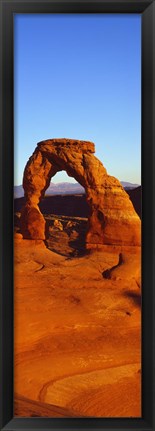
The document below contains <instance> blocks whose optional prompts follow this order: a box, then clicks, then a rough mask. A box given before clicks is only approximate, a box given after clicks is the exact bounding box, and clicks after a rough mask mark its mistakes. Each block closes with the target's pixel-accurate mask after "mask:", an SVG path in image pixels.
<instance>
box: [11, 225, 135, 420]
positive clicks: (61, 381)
mask: <svg viewBox="0 0 155 431" xmlns="http://www.w3.org/2000/svg"><path fill="white" fill-rule="evenodd" d="M14 249H15V265H14V268H15V283H14V286H15V290H14V307H15V310H14V317H15V349H14V354H15V367H14V370H15V373H14V390H15V394H16V396H15V415H16V416H51V417H52V416H53V417H56V416H57V417H61V416H62V417H70V416H75V417H76V416H86V417H87V416H90V417H93V416H94V417H95V416H96V417H103V416H104V417H140V416H141V372H140V368H141V312H140V304H141V299H140V260H141V259H140V247H135V246H134V247H131V246H130V247H122V246H108V245H105V246H103V248H102V250H101V251H97V250H93V251H91V252H90V253H89V254H87V255H85V256H83V257H79V258H73V259H70V258H67V257H65V256H60V255H58V254H56V253H54V252H52V251H50V250H48V249H47V248H46V246H45V244H44V242H43V241H41V240H23V239H22V235H20V234H18V233H16V235H15V248H14Z"/></svg>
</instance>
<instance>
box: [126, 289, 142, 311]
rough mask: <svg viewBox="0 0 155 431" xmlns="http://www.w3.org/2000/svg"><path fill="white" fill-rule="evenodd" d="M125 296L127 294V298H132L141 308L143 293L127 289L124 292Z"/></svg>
mask: <svg viewBox="0 0 155 431" xmlns="http://www.w3.org/2000/svg"><path fill="white" fill-rule="evenodd" d="M124 296H125V297H126V298H129V299H131V301H132V302H133V303H134V304H135V305H137V306H138V307H139V308H141V305H142V298H141V294H140V293H139V292H134V291H131V290H127V291H126V292H125V293H124Z"/></svg>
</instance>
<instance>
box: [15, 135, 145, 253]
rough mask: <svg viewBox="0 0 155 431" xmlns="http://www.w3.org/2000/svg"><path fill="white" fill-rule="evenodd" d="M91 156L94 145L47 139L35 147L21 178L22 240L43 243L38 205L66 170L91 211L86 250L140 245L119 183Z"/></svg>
mask: <svg viewBox="0 0 155 431" xmlns="http://www.w3.org/2000/svg"><path fill="white" fill-rule="evenodd" d="M94 152H95V146H94V144H93V143H92V142H87V141H79V140H73V139H49V140H46V141H42V142H39V143H38V145H37V147H36V149H35V151H34V153H33V154H32V156H31V157H30V159H29V161H28V163H27V165H26V167H25V171H24V177H23V188H24V191H25V198H26V203H25V205H24V207H23V208H22V214H21V232H22V234H23V238H31V239H42V240H45V219H44V217H43V215H42V214H41V212H40V209H39V207H38V204H39V202H40V200H41V199H42V198H43V196H44V194H45V191H46V189H47V188H48V187H49V184H50V180H51V178H52V177H53V176H54V175H55V174H56V173H57V172H59V171H62V170H65V171H66V172H67V174H68V175H69V176H71V177H74V178H75V180H77V181H78V182H79V183H80V184H81V185H82V186H83V187H84V188H85V191H86V199H87V202H88V205H89V207H90V218H89V228H88V232H87V235H86V244H87V246H88V247H91V246H93V245H95V244H116V245H140V219H139V217H138V215H137V213H136V212H135V210H134V208H133V205H132V202H131V201H130V199H129V196H128V194H127V193H126V192H125V191H124V189H123V187H122V185H121V184H120V182H119V181H118V180H117V179H116V178H114V177H112V176H110V175H108V174H107V171H106V169H105V168H104V166H103V165H102V163H101V162H100V160H98V159H97V158H96V157H95V156H94ZM51 210H52V209H51Z"/></svg>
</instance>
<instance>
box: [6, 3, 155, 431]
mask: <svg viewBox="0 0 155 431" xmlns="http://www.w3.org/2000/svg"><path fill="white" fill-rule="evenodd" d="M16 13H130V14H131V13H140V14H141V15H142V202H143V204H142V279H143V294H142V347H143V348H142V406H143V408H142V418H125V419H124V418H64V419H63V418H13V288H12V287H13V159H14V151H13V132H14V129H13V16H14V14H16ZM0 29H1V30H0V31H1V34H0V42H1V44H0V60H1V65H0V95H1V97H0V108H1V116H0V226H1V229H0V281H1V283H0V289H1V290H0V305H1V316H0V318H1V321H0V330H1V342H0V362H1V375H0V376H1V378H0V381H1V385H0V416H1V419H0V427H1V429H2V430H6V431H13V430H21V431H22V430H27V431H28V430H29V431H31V430H41V431H45V430H46V429H48V430H58V431H61V430H62V431H63V430H72V431H73V430H74V431H79V430H81V431H84V430H86V429H88V430H91V429H92V430H94V431H95V430H99V429H101V430H105V431H106V430H109V431H115V430H124V431H125V430H132V431H136V430H141V431H143V430H145V431H153V430H155V412H154V409H153V407H155V342H154V338H153V335H154V333H155V295H154V284H155V283H154V282H155V270H154V269H155V193H154V192H155V150H154V145H153V144H155V0H97V1H95V0H90V1H89V0H79V1H78V2H77V1H76V0H68V1H66V0H54V1H53V0H45V1H44V0H16V1H14V0H0Z"/></svg>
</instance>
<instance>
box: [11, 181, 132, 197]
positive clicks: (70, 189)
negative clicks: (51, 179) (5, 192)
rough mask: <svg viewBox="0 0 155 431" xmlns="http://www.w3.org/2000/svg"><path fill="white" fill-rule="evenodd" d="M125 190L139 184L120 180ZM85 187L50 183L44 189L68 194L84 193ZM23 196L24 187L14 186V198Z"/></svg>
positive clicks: (53, 192)
mask: <svg viewBox="0 0 155 431" xmlns="http://www.w3.org/2000/svg"><path fill="white" fill-rule="evenodd" d="M121 184H122V186H123V187H124V189H125V190H131V189H135V188H136V187H138V186H139V184H132V183H128V182H126V181H121ZM84 193H85V189H84V188H83V187H82V186H81V185H80V184H79V183H67V182H65V183H57V184H54V183H51V184H50V186H49V187H48V189H47V190H46V193H45V194H46V195H47V196H50V195H70V194H84ZM23 196H24V189H23V187H22V186H14V198H15V199H18V198H22V197H23Z"/></svg>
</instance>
